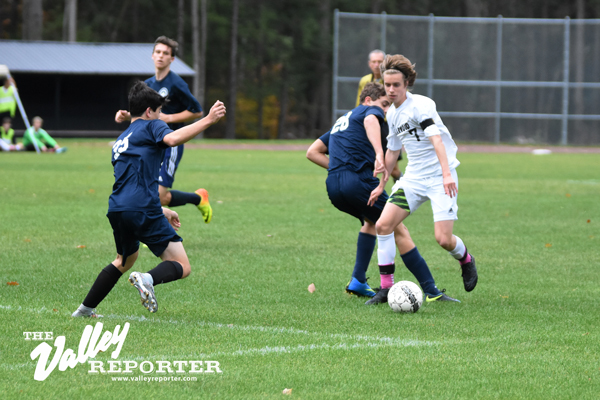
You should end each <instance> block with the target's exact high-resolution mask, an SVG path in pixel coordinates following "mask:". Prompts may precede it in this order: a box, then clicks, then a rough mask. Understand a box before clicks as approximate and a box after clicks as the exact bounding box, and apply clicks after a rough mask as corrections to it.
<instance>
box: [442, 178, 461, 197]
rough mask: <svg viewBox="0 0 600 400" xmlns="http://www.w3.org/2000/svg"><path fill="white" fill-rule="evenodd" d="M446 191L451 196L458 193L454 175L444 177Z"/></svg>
mask: <svg viewBox="0 0 600 400" xmlns="http://www.w3.org/2000/svg"><path fill="white" fill-rule="evenodd" d="M444 192H446V194H447V195H448V196H450V197H454V196H456V195H457V194H458V187H456V182H454V178H452V175H449V176H445V177H444Z"/></svg>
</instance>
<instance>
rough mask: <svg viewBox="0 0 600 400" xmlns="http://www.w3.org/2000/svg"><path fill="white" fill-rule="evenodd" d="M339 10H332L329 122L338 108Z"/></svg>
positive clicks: (332, 119) (332, 121) (333, 118)
mask: <svg viewBox="0 0 600 400" xmlns="http://www.w3.org/2000/svg"><path fill="white" fill-rule="evenodd" d="M339 31H340V10H338V9H337V8H336V9H335V10H334V11H333V88H332V91H331V101H332V103H333V105H332V107H331V124H330V125H333V123H334V122H335V120H336V118H335V117H336V115H337V108H338V57H339V56H338V50H339V40H340V32H339Z"/></svg>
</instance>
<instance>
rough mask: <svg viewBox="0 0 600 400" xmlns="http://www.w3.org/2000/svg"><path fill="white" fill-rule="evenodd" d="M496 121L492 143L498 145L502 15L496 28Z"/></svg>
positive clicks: (500, 98)
mask: <svg viewBox="0 0 600 400" xmlns="http://www.w3.org/2000/svg"><path fill="white" fill-rule="evenodd" d="M496 35H497V36H496V121H495V129H496V132H495V133H494V143H496V144H498V143H500V119H501V114H500V113H501V112H502V107H501V104H502V103H501V102H502V86H501V83H502V15H498V26H497V28H496Z"/></svg>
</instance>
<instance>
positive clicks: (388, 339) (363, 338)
mask: <svg viewBox="0 0 600 400" xmlns="http://www.w3.org/2000/svg"><path fill="white" fill-rule="evenodd" d="M0 309H4V310H10V311H26V312H31V313H36V314H41V313H51V312H52V311H51V310H49V309H47V308H46V307H42V308H40V309H33V308H22V307H21V306H18V307H13V306H5V305H0ZM68 315H69V316H70V314H68ZM103 319H118V320H129V321H138V322H144V323H162V324H186V325H196V326H200V327H207V328H213V329H231V330H235V331H242V332H250V331H258V332H265V333H273V334H282V333H284V334H285V333H287V334H294V335H304V336H320V337H327V338H330V339H343V340H350V341H365V342H381V343H390V344H393V343H395V344H398V345H401V346H403V345H406V342H407V339H402V338H394V337H386V336H370V335H349V334H345V333H327V332H311V331H306V330H302V329H296V328H284V327H272V326H259V325H235V324H222V323H218V322H209V321H178V320H174V319H168V320H163V319H160V318H156V317H152V318H146V317H144V316H137V315H117V314H108V315H105V316H104V318H101V319H97V320H96V319H95V320H90V322H92V321H98V322H101V321H102V320H103ZM94 323H95V322H94ZM415 342H419V343H422V344H423V345H435V344H439V342H423V341H415Z"/></svg>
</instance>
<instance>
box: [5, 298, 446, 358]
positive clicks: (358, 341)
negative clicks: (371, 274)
mask: <svg viewBox="0 0 600 400" xmlns="http://www.w3.org/2000/svg"><path fill="white" fill-rule="evenodd" d="M0 310H7V311H25V312H30V313H35V314H41V313H51V312H52V311H51V310H49V309H47V308H46V307H42V308H40V309H33V308H23V307H21V306H17V307H14V306H10V305H9V306H6V305H0ZM102 319H119V320H131V321H138V322H148V323H155V322H158V323H167V324H182V323H183V324H192V325H197V326H201V327H207V328H212V329H232V330H237V331H243V332H248V331H258V332H266V333H271V334H273V333H274V334H294V335H304V336H318V337H325V338H329V339H339V340H344V341H345V342H354V343H336V344H328V343H318V344H306V345H296V346H273V347H271V346H265V347H262V348H249V349H240V350H236V351H221V352H215V353H210V354H205V353H192V354H187V355H183V356H181V355H179V356H175V355H168V356H162V355H152V356H150V355H149V356H143V357H141V356H140V357H134V358H128V360H131V361H144V360H149V359H150V360H174V359H178V360H185V359H203V360H207V359H208V360H210V359H215V358H216V357H235V356H248V355H268V354H282V353H299V352H305V351H315V350H316V351H318V350H354V349H362V348H379V347H413V346H414V347H420V346H435V345H439V344H441V342H438V341H423V340H412V339H401V338H393V337H385V336H368V335H349V334H339V333H326V332H310V331H306V330H301V329H295V328H278V327H269V326H256V325H235V324H221V323H215V322H207V321H195V322H187V321H177V320H173V319H169V320H161V319H158V318H152V319H149V318H146V317H144V316H134V315H129V316H122V315H115V314H111V315H106V316H105V317H104V318H102ZM102 319H99V320H98V319H96V320H91V319H90V322H94V323H95V322H96V321H98V322H99V321H101V320H102ZM35 365H36V364H35V363H34V362H33V361H27V362H25V363H22V364H6V363H0V368H2V369H5V370H20V369H25V368H34V367H35Z"/></svg>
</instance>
